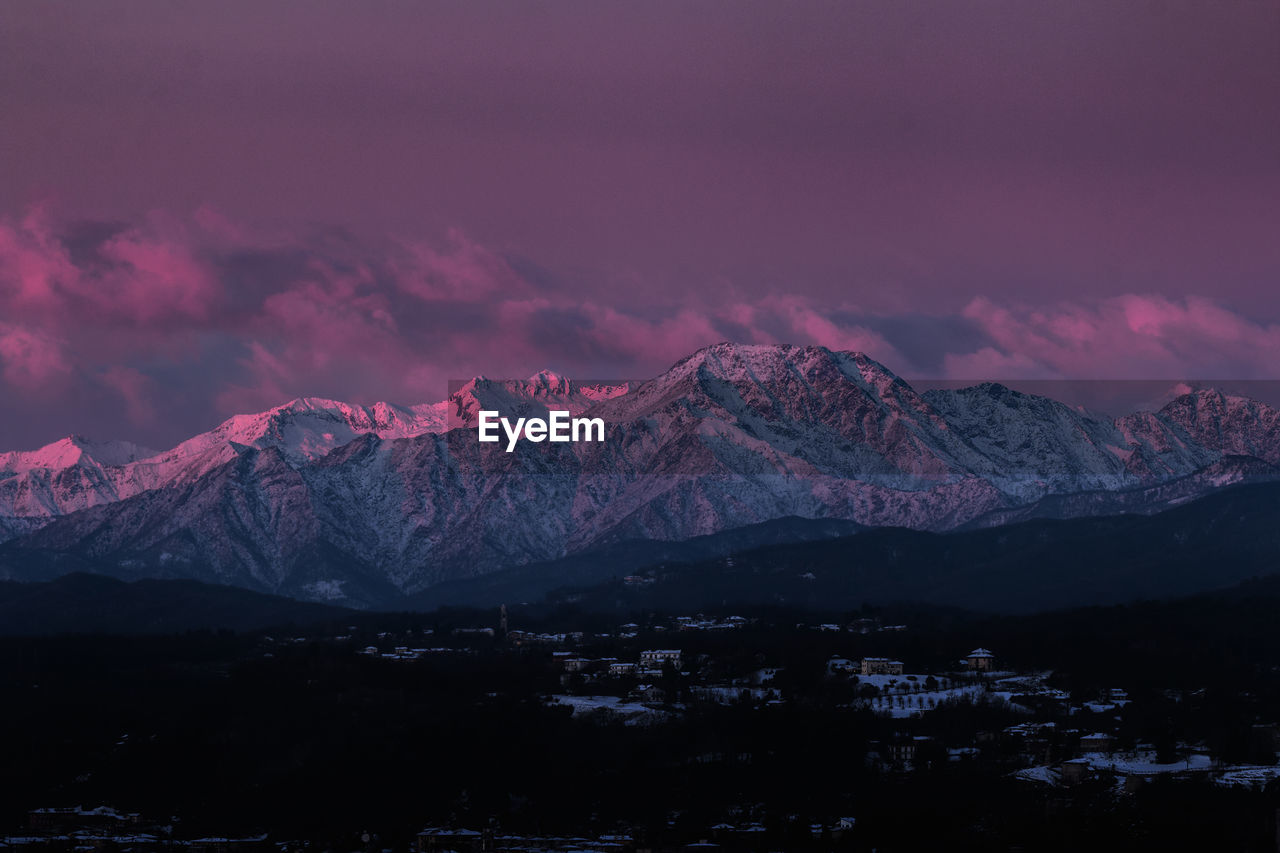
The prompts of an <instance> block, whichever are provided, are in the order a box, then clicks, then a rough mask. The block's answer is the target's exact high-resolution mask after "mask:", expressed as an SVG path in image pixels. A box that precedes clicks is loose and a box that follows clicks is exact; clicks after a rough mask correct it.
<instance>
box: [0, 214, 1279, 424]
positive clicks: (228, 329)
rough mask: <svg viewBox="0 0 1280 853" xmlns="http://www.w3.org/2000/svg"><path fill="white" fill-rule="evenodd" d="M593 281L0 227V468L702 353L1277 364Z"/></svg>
mask: <svg viewBox="0 0 1280 853" xmlns="http://www.w3.org/2000/svg"><path fill="white" fill-rule="evenodd" d="M614 281H615V282H616V281H626V282H627V284H626V286H623V287H616V286H610V287H605V286H600V287H591V286H582V285H580V284H575V285H574V286H572V287H571V286H567V285H564V283H563V282H562V281H560V280H559V279H558V278H557V276H556V273H555V271H553V270H547V269H542V268H540V267H538V266H537V265H536V264H535V263H533V262H531V261H528V260H524V259H520V260H515V261H510V260H508V258H507V255H506V254H505V253H504V252H502V251H500V250H498V249H495V248H492V247H487V246H484V245H481V244H479V243H477V242H475V241H474V240H472V239H470V238H469V237H468V236H467V235H466V234H464V233H462V232H460V231H457V230H453V231H447V232H445V233H444V234H443V235H442V236H441V238H440V239H439V240H432V239H428V238H414V239H412V240H400V241H380V242H376V243H374V242H366V241H362V240H360V239H357V238H355V237H353V236H352V235H349V234H344V233H341V232H335V231H332V230H329V231H307V232H303V231H299V232H294V233H289V232H277V233H271V234H266V233H262V232H258V231H254V230H253V229H249V228H246V227H243V226H241V225H239V224H237V223H235V222H234V221H231V220H229V219H227V218H225V217H222V216H220V215H218V214H217V213H216V212H214V211H211V210H209V209H202V210H200V211H199V212H197V214H196V215H195V216H194V217H192V218H191V219H190V220H179V219H175V218H173V217H167V216H164V215H161V214H155V215H152V216H149V217H147V218H146V219H145V220H144V221H141V222H138V223H124V224H120V223H115V224H101V225H99V224H90V225H84V224H81V225H79V226H76V227H69V226H65V225H59V224H57V223H56V222H54V220H53V218H52V217H51V216H50V215H49V213H48V211H46V210H42V209H36V210H34V211H32V212H30V213H29V214H27V215H26V216H25V217H23V218H21V219H19V220H0V393H3V394H4V395H5V398H6V399H10V400H15V401H18V402H21V401H24V400H29V401H31V402H32V405H31V406H29V407H28V416H27V417H25V418H23V419H21V420H14V421H10V422H8V423H6V424H4V425H0V447H5V448H8V447H15V446H33V445H36V444H39V443H43V442H44V441H47V440H49V439H50V438H53V437H56V436H57V435H61V434H67V433H70V432H80V433H85V434H90V435H95V436H99V437H103V438H109V437H124V438H132V439H135V440H139V441H141V442H143V443H147V444H152V445H156V446H164V445H167V444H172V443H175V442H177V441H178V440H180V439H182V438H184V437H186V436H188V435H190V434H192V433H194V432H197V431H200V430H204V429H209V428H210V427H212V426H213V425H215V424H216V423H217V422H218V421H220V420H221V419H223V418H225V417H227V416H229V415H232V414H236V413H242V412H251V411H258V410H261V409H264V408H268V407H270V406H274V405H278V404H280V403H283V402H285V401H287V400H288V399H290V398H292V397H297V396H306V395H315V396H326V397H334V398H338V399H345V400H351V401H353V402H361V403H371V402H375V401H377V400H391V401H394V402H404V403H417V402H425V401H431V400H436V399H440V398H441V397H443V396H444V395H445V393H446V391H447V385H448V381H449V380H451V379H464V378H468V377H470V376H473V375H475V374H478V373H484V374H486V375H489V376H523V375H527V374H529V373H532V372H533V371H535V370H537V369H540V368H543V367H549V368H552V369H555V370H558V371H560V372H562V373H566V374H569V375H577V376H581V377H584V378H593V379H607V378H638V377H647V376H651V375H654V374H655V373H657V372H658V371H660V370H662V369H664V368H665V367H667V366H668V365H670V364H671V363H673V362H675V361H676V360H678V359H680V358H681V357H683V356H685V355H687V354H688V353H689V352H691V351H692V350H694V349H696V348H698V347H700V346H704V345H706V344H710V343H714V342H717V341H720V340H739V341H744V342H752V343H783V342H790V343H813V344H821V345H824V346H827V347H830V348H832V349H854V350H861V351H864V352H867V353H869V354H870V355H871V356H872V357H873V358H876V359H877V360H879V361H881V362H883V363H885V364H886V365H887V366H889V367H890V368H891V369H893V370H895V371H897V372H899V373H901V374H904V375H907V376H923V375H934V376H939V377H956V378H962V379H981V378H988V377H990V378H1001V379H1009V378H1054V377H1071V378H1121V377H1145V378H1151V377H1167V378H1183V377H1185V378H1198V377H1214V376H1230V377H1241V378H1247V377H1256V376H1264V375H1266V376H1270V375H1272V368H1271V367H1270V365H1272V364H1276V363H1278V362H1277V358H1276V357H1277V356H1280V327H1277V326H1274V325H1266V324H1263V323H1260V322H1257V321H1255V320H1251V319H1249V318H1247V317H1244V316H1242V315H1240V314H1238V313H1236V312H1234V311H1232V310H1231V309H1230V308H1228V307H1227V306H1225V305H1222V304H1219V303H1217V302H1215V301H1213V300H1209V299H1205V298H1200V297H1186V298H1182V299H1170V298H1166V297H1163V296H1160V295H1153V294H1126V295H1120V296H1114V297H1110V298H1107V299H1102V300H1094V301H1078V302H1059V303H1053V304H1049V305H1045V304H1039V305H1038V304H1034V303H1025V304H1013V303H1004V302H999V301H997V300H995V299H991V298H985V297H980V298H975V299H973V300H971V301H970V302H969V303H968V304H967V305H966V306H965V307H964V309H963V311H961V312H960V314H959V316H956V315H933V314H929V313H927V312H918V313H911V312H909V311H899V312H897V313H892V314H886V313H879V314H877V313H873V312H868V311H865V310H862V309H861V308H860V307H859V306H858V305H856V304H850V303H840V304H831V303H830V302H829V301H823V300H821V299H818V298H816V297H814V296H811V295H807V294H805V293H803V292H788V291H785V290H783V291H777V292H774V293H773V294H771V295H769V296H767V297H766V298H764V299H756V300H748V299H746V298H745V297H743V296H742V295H741V294H740V293H738V292H737V290H736V289H735V287H734V286H733V284H732V282H726V281H724V280H716V281H712V282H707V283H705V286H699V284H698V282H696V281H694V282H691V283H690V284H689V286H688V288H687V292H686V293H685V294H684V295H683V296H682V297H681V298H680V299H679V300H678V301H673V300H672V299H671V298H670V297H668V296H665V295H663V292H662V291H660V290H655V289H651V288H648V287H646V285H645V282H644V280H643V278H638V277H636V276H634V275H632V274H628V275H626V276H621V277H618V278H616V279H615V280H614ZM37 402H38V403H39V405H36V403H37Z"/></svg>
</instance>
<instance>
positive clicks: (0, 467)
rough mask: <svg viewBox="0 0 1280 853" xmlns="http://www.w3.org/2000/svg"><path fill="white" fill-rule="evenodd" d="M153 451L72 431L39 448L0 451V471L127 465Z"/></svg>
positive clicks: (9, 472) (19, 471) (153, 452)
mask: <svg viewBox="0 0 1280 853" xmlns="http://www.w3.org/2000/svg"><path fill="white" fill-rule="evenodd" d="M155 454H156V451H154V450H149V449H147V448H145V447H140V446H139V445H136V444H133V443H131V442H128V441H89V440H88V439H85V438H82V437H80V436H78V435H72V436H68V437H66V438H64V439H61V440H60V441H55V442H54V443H53V444H47V445H45V446H44V447H41V448H40V449H39V450H17V451H10V452H8V453H0V474H22V473H25V472H27V471H32V470H39V469H46V470H47V469H60V468H70V467H71V466H73V465H84V466H90V467H101V466H104V465H127V464H128V463H130V462H136V461H138V460H140V459H146V458H148V457H150V456H154V455H155Z"/></svg>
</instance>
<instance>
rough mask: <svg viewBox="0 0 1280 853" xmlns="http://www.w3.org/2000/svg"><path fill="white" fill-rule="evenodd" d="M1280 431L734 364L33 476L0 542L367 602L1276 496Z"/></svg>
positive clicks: (213, 442)
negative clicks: (634, 553) (829, 524)
mask: <svg viewBox="0 0 1280 853" xmlns="http://www.w3.org/2000/svg"><path fill="white" fill-rule="evenodd" d="M482 408H485V409H490V408H491V409H497V410H499V411H501V412H502V413H503V414H504V415H507V416H513V417H519V416H540V415H544V414H545V413H546V411H547V410H549V409H568V410H569V411H571V412H573V413H575V414H588V415H590V416H593V417H596V416H598V417H601V418H602V419H604V420H605V422H606V424H607V425H608V435H607V436H606V441H605V442H603V443H581V444H556V445H552V444H548V443H543V444H528V443H525V444H522V445H520V446H519V447H518V448H517V451H516V452H514V453H509V454H508V453H505V452H503V450H502V449H500V448H498V447H496V446H495V445H480V444H479V443H478V442H477V441H475V435H474V431H473V430H471V429H469V428H467V427H470V426H472V425H473V424H474V423H475V415H476V412H477V411H479V410H480V409H482ZM1278 422H1280V418H1277V416H1276V412H1275V411H1274V410H1272V409H1270V408H1269V407H1266V406H1263V405H1262V404H1260V403H1255V402H1253V401H1248V400H1243V399H1242V398H1232V397H1224V396H1222V395H1217V394H1216V392H1195V393H1193V394H1189V395H1186V396H1185V397H1180V398H1178V399H1177V400H1175V401H1174V402H1173V403H1170V404H1169V405H1168V406H1166V407H1165V408H1164V409H1162V410H1161V411H1160V412H1155V413H1150V412H1143V413H1137V414H1133V415H1127V416H1125V417H1123V418H1119V419H1117V420H1114V421H1112V420H1109V419H1107V418H1105V417H1102V416H1098V415H1094V414H1090V413H1086V412H1081V411H1079V410H1076V409H1072V408H1070V407H1068V406H1065V405H1063V404H1062V403H1059V402H1057V401H1054V400H1051V399H1048V398H1045V397H1039V396H1035V395H1029V394H1022V393H1019V392H1016V391H1012V390H1011V389H1008V388H1005V387H1003V386H1000V385H995V384H991V383H987V384H983V385H978V386H974V387H972V388H964V389H958V390H951V391H930V392H927V393H925V394H919V393H917V392H916V391H915V390H914V389H913V388H912V387H911V386H910V385H909V384H907V383H906V382H904V381H903V380H902V379H900V378H898V377H897V376H895V375H894V374H893V373H892V372H891V371H889V370H888V369H887V368H885V367H884V366H883V365H880V364H879V363H877V362H875V361H874V360H872V359H870V358H868V357H867V356H865V355H863V354H860V353H844V352H831V351H829V350H826V349H823V348H821V347H793V346H741V345H732V344H718V345H715V346H712V347H707V348H705V349H702V350H699V351H698V352H696V353H694V354H693V355H691V356H689V357H687V358H685V359H683V360H681V361H680V362H678V363H677V364H675V365H673V366H672V368H671V369H669V370H668V371H666V372H664V373H663V374H662V375H660V376H658V377H655V378H654V379H652V380H649V381H647V382H643V383H639V384H637V385H634V386H633V385H628V384H618V385H604V384H602V385H583V384H579V383H576V382H573V381H570V380H568V379H566V378H564V377H562V376H558V375H556V374H553V373H550V372H546V371H544V372H541V373H538V374H535V375H534V376H532V377H530V378H529V379H527V380H505V381H499V380H490V379H485V378H483V377H481V378H477V379H475V380H472V381H471V382H469V383H466V384H465V385H463V386H462V387H460V388H458V389H456V390H454V391H453V393H451V394H450V396H449V397H448V399H446V400H444V401H442V402H440V403H435V404H428V405H423V406H415V407H397V406H392V405H389V404H377V405H375V406H370V407H362V406H352V405H349V404H345V403H340V402H336V401H331V400H321V399H315V398H303V399H300V400H295V401H293V402H291V403H288V404H286V405H284V406H280V407H278V408H275V409H272V410H270V411H268V412H263V413H260V414H257V415H244V416H237V417H234V418H231V419H229V420H228V421H226V422H224V423H223V424H221V425H220V426H219V427H218V428H216V429H214V430H212V431H210V432H208V433H204V434H202V435H199V436H196V437H194V438H192V439H189V440H188V441H186V442H183V443H182V444H180V445H178V447H176V448H173V449H172V450H170V451H167V452H164V453H159V454H146V453H144V452H142V451H139V452H138V453H135V454H134V455H133V456H132V457H130V456H129V454H128V453H123V454H120V455H117V456H114V457H110V458H112V459H114V460H116V462H117V463H118V464H110V463H108V462H97V461H95V462H93V463H92V464H87V463H85V462H83V461H82V460H83V459H85V458H86V456H85V454H84V453H83V452H81V454H80V455H79V456H76V455H75V454H74V453H71V452H70V451H68V452H66V453H65V454H64V453H61V452H60V451H59V452H54V451H50V452H49V453H48V454H46V455H42V456H39V460H40V461H42V463H47V464H41V465H33V464H31V461H30V460H31V459H36V458H37V457H35V456H32V457H30V459H28V457H23V458H24V459H28V461H26V462H22V463H19V462H16V461H14V462H11V463H7V464H10V465H11V468H12V469H13V470H12V471H7V472H6V473H7V474H8V476H7V478H5V479H0V535H4V534H3V531H5V530H8V531H9V533H8V535H9V536H13V537H17V538H16V539H15V540H14V542H13V543H12V544H11V545H10V546H8V547H6V548H5V549H4V552H3V553H2V554H0V574H3V573H4V572H8V573H10V574H15V573H16V574H21V573H22V572H23V571H26V570H25V569H23V568H22V566H29V565H32V562H31V561H32V560H34V559H35V557H34V556H31V555H37V554H39V555H59V554H63V555H70V556H71V557H74V558H76V559H81V560H86V561H89V562H90V563H92V564H93V565H97V566H106V567H109V570H110V571H111V572H112V573H115V574H120V575H122V576H149V575H155V574H159V575H162V576H190V577H197V578H200V579H205V580H212V581H215V582H221V583H233V584H237V585H242V586H247V587H250V588H254V589H260V590H265V591H272V592H283V593H286V594H291V595H296V596H299V597H313V598H314V597H316V596H317V595H319V592H317V591H318V590H323V591H324V595H325V597H327V598H333V596H335V595H337V596H345V597H346V598H344V599H343V600H346V601H348V602H349V603H366V604H367V603H376V602H380V601H387V600H389V596H394V595H397V594H402V593H412V592H416V591H420V590H422V589H424V588H426V587H428V586H430V585H432V584H434V583H437V582H440V581H443V580H447V579H450V578H455V577H459V576H465V575H471V574H477V573H483V572H487V571H492V570H495V569H499V568H504V567H509V566H514V565H521V564H524V563H529V562H532V561H538V560H547V559H554V558H557V557H560V556H564V555H566V554H571V553H578V552H582V551H585V550H589V549H591V548H594V547H597V546H602V545H608V544H612V543H616V542H622V541H626V540H629V539H636V538H646V539H663V540H681V539H687V538H690V537H693V536H698V535H702V534H708V533H716V532H720V531H724V530H730V529H734V528H737V527H742V526H746V525H750V524H754V523H757V522H763V521H769V520H773V519H778V518H783V517H788V516H799V517H803V518H832V519H844V520H850V521H855V522H858V523H860V524H864V525H867V526H902V527H912V528H918V529H929V530H949V529H954V528H957V527H960V526H965V525H971V524H981V525H987V524H993V523H1002V522H1003V521H1009V520H1015V519H1018V518H1025V517H1032V516H1054V517H1071V516H1075V515H1089V514H1099V513H1103V512H1108V511H1112V512H1118V511H1125V512H1144V511H1154V509H1157V508H1160V507H1166V506H1171V505H1174V504H1176V503H1178V502H1181V501H1184V500H1188V499H1191V498H1193V497H1196V496H1198V495H1200V494H1205V493H1207V492H1208V491H1211V490H1213V489H1215V488H1220V487H1221V486H1223V485H1227V484H1230V483H1235V482H1246V481H1251V480H1257V479H1269V478H1274V477H1276V476H1280V469H1277V468H1276V467H1275V466H1274V465H1272V464H1271V463H1272V462H1273V461H1275V460H1276V458H1277V455H1280V441H1277V434H1276V430H1277V423H1278ZM102 455H103V456H104V458H105V457H107V454H106V453H105V452H104V453H103V454H102ZM10 457H12V458H13V459H17V457H16V456H15V455H13V454H8V455H6V456H5V457H2V458H5V459H9V458H10ZM72 457H74V461H69V460H72ZM89 458H92V454H90V455H89ZM64 461H69V464H67V465H65V466H64V467H61V468H58V467H56V464H57V463H61V462H64ZM19 464H22V465H25V466H26V467H25V468H24V470H22V471H21V472H19V471H17V468H18V466H19ZM4 516H9V518H8V519H5V518H4ZM14 516H25V518H13V517H14ZM56 516H63V517H61V518H55V517H56ZM35 519H39V523H40V524H41V525H43V526H42V527H41V529H38V530H35V531H34V532H33V531H32V529H31V528H32V524H33V520H35ZM45 522H51V523H47V524H46V523H45ZM24 555H27V556H24ZM42 559H43V558H42ZM50 559H52V558H50ZM54 562H55V563H56V560H55V561H54ZM50 565H52V564H50ZM104 570H108V569H104Z"/></svg>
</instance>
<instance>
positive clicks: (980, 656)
mask: <svg viewBox="0 0 1280 853" xmlns="http://www.w3.org/2000/svg"><path fill="white" fill-rule="evenodd" d="M964 667H965V669H967V670H969V671H970V672H990V671H991V670H993V669H995V668H996V656H995V655H993V654H992V653H991V652H990V651H988V650H987V649H983V648H977V649H974V650H973V651H971V652H969V654H967V655H965V658H964Z"/></svg>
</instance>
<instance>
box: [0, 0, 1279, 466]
mask: <svg viewBox="0 0 1280 853" xmlns="http://www.w3.org/2000/svg"><path fill="white" fill-rule="evenodd" d="M1278 285H1280V4H1277V3H1273V2H1258V1H1257V0H1247V2H1216V3H1178V2H1168V0H1151V2H1145V0H1144V1H1143V2H1138V0H1134V2H1116V0H1105V2H1094V1H1093V0H1039V2H1027V0H1008V1H1007V2H1004V1H1003V0H1001V1H999V2H997V0H992V2H981V1H980V0H972V2H959V0H937V2H927V3H922V2H910V1H909V0H907V1H906V2H871V0H867V2H863V0H843V1H842V2H782V0H769V2H751V1H750V0H732V2H719V0H699V2H690V3H668V2H644V3H640V2H625V3H623V2H608V1H607V0H596V2H581V3H559V2H550V3H524V2H514V0H511V2H501V3H498V2H457V3H420V2H407V0H406V2H392V0H386V2H381V1H380V0H372V2H368V3H346V2H344V3H337V2H325V0H314V2H306V3H302V2H298V3H281V2H261V0H255V2H235V1H234V0H232V1H231V2H220V3H208V4H175V3H169V2H163V3H162V2H147V0H135V2H128V3H125V2H115V0H102V2H94V3H79V2H67V3H58V2H47V0H46V1H45V2H22V0H11V2H7V3H5V4H3V6H2V7H0V395H3V396H2V399H3V400H4V412H5V417H4V418H3V419H0V450H7V449H17V448H26V447H34V446H37V445H39V444H43V443H45V442H48V441H51V440H53V439H56V438H58V437H60V436H62V435H66V434H68V433H72V432H76V433H81V434H86V435H90V436H93V437H98V438H116V437H120V438H130V439H134V440H138V441H141V442H143V443H148V444H151V445H155V446H167V445H171V444H173V443H175V442H176V441H178V440H180V439H181V438H183V437H185V436H187V435H190V434H192V433H194V432H197V431H200V430H204V429H208V428H210V427H212V426H213V425H214V424H216V423H217V422H218V421H219V420H221V419H222V418H224V417H226V416H228V415H231V414H234V413H238V412H245V411H255V410H260V409H263V408H267V407H270V406H273V405H277V404H279V403H281V402H284V401H285V400H287V399H289V398H291V397H295V396H300V395H316V396H327V397H334V398H338V399H345V400H350V401H353V402H365V403H367V402H373V401H376V400H381V399H387V400H391V401H395V402H403V403H415V402H426V401H432V400H437V399H440V398H442V397H443V396H444V395H445V393H446V385H447V381H448V380H449V379H454V378H464V377H467V376H470V375H473V374H476V373H485V374H487V375H491V376H512V375H515V376H524V375H528V374H530V373H532V372H534V371H535V370H537V369H539V368H543V367H549V368H552V369H556V370H559V371H561V372H564V373H567V374H569V375H579V376H584V377H589V378H606V377H646V376H650V375H653V374H654V373H656V372H658V371H660V370H662V369H663V368H664V367H666V366H667V365H669V364H670V363H671V362H672V361H674V360H676V359H677V358H679V357H681V356H683V355H686V354H687V353H689V352H690V351H692V350H693V349H695V348H697V347H699V346H702V345H705V344H708V343H713V342H716V341H720V340H737V341H744V342H760V343H765V342H795V343H818V344H823V345H825V346H829V347H832V348H840V349H859V350H864V351H866V352H868V353H869V354H871V355H872V356H873V357H874V358H876V359H878V360H880V361H882V362H883V363H885V364H886V365H887V366H888V367H890V368H891V369H893V370H894V371H895V372H897V373H899V374H901V375H903V376H906V377H931V378H935V379H974V380H978V379H985V378H998V379H1041V378H1049V379H1052V378H1066V379H1099V378H1100V379H1160V380H1165V379H1169V380H1174V379H1183V378H1187V379H1197V378H1201V379H1203V378H1209V379H1216V378H1234V379H1277V378H1280V298H1278V297H1277V296H1276V293H1277V290H1280V287H1278Z"/></svg>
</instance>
